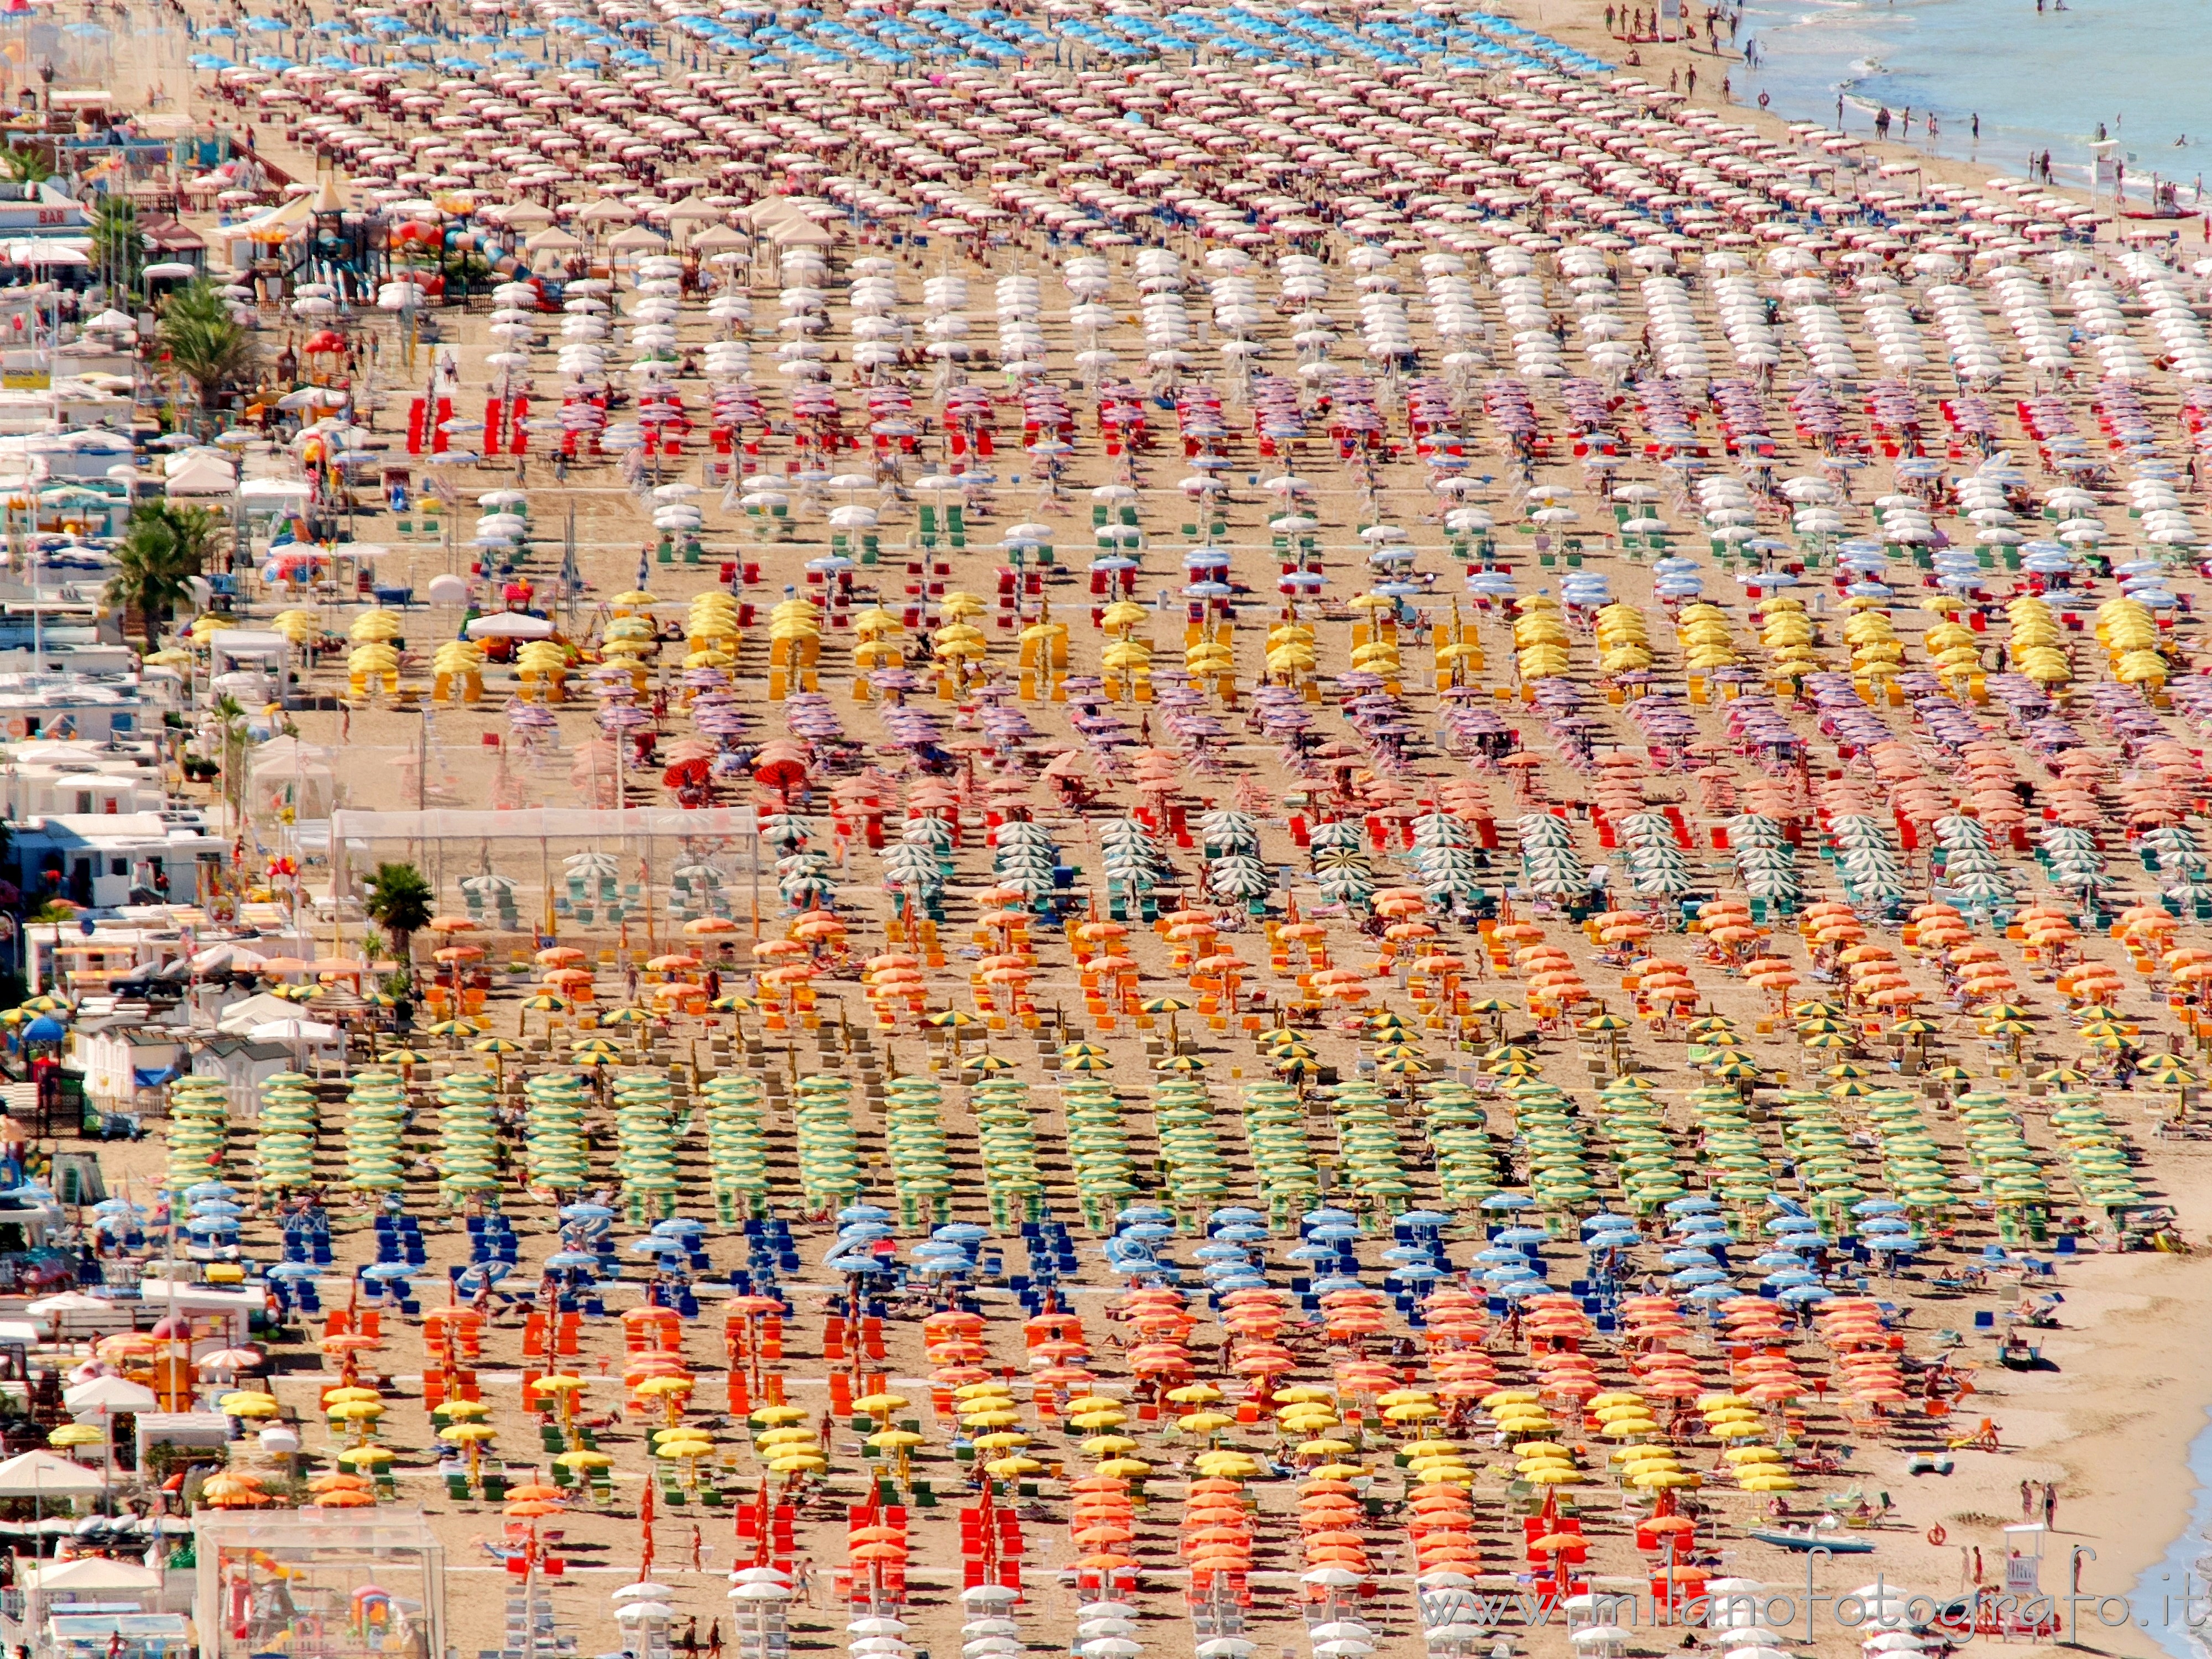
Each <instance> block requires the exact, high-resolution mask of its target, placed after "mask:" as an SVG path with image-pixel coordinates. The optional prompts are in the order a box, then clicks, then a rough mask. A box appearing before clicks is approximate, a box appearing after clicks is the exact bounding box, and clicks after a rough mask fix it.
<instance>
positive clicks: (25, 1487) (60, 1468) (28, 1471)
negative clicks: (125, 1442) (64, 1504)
mask: <svg viewBox="0 0 2212 1659" xmlns="http://www.w3.org/2000/svg"><path fill="white" fill-rule="evenodd" d="M106 1484H107V1483H106V1481H104V1480H101V1479H100V1471H99V1470H98V1469H88V1468H85V1466H84V1465H83V1464H82V1463H73V1462H70V1460H69V1459H68V1458H66V1457H58V1456H57V1455H54V1454H53V1453H52V1452H50V1451H37V1450H33V1451H27V1452H24V1453H22V1454H21V1455H19V1456H15V1457H11V1458H9V1460H8V1461H7V1462H4V1463H0V1498H82V1497H90V1496H91V1495H92V1494H93V1493H94V1492H100V1491H101V1490H103V1489H104V1488H105V1487H106Z"/></svg>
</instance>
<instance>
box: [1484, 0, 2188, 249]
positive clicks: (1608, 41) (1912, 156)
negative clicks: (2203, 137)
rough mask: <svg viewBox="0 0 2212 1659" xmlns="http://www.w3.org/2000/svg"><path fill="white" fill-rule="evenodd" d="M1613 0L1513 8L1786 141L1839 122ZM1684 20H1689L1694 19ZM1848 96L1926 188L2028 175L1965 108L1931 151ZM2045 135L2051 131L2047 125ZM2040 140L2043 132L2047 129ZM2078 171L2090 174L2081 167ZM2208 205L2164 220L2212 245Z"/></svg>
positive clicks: (2062, 169) (1858, 131)
mask: <svg viewBox="0 0 2212 1659" xmlns="http://www.w3.org/2000/svg"><path fill="white" fill-rule="evenodd" d="M1628 9H1635V8H1634V7H1633V6H1632V7H1630V8H1628ZM1604 10H1605V7H1604V0H1571V3H1568V4H1565V5H1562V4H1561V3H1559V0H1542V3H1538V4H1534V5H1530V6H1528V7H1526V8H1525V9H1509V13H1510V15H1517V16H1518V17H1519V18H1520V20H1521V21H1526V22H1528V23H1529V24H1531V26H1533V27H1539V28H1541V29H1542V30H1543V31H1544V32H1545V33H1548V34H1550V35H1552V36H1553V38H1554V39H1556V40H1561V41H1563V42H1565V44H1567V45H1569V46H1574V47H1577V49H1579V50H1581V51H1583V52H1588V53H1589V54H1590V55H1591V56H1593V57H1596V58H1603V59H1605V60H1606V61H1607V63H1609V64H1613V66H1614V69H1615V70H1616V72H1618V73H1619V74H1621V75H1632V76H1638V77H1640V78H1642V79H1643V80H1645V81H1647V82H1650V83H1651V84H1653V85H1655V86H1665V85H1667V84H1668V76H1669V75H1670V74H1674V75H1680V74H1681V73H1684V72H1686V71H1688V70H1695V71H1696V72H1697V76H1698V91H1697V95H1696V96H1695V97H1694V98H1692V100H1690V101H1691V104H1692V106H1695V107H1699V108H1711V109H1715V110H1719V111H1724V112H1726V113H1727V114H1728V115H1729V118H1731V119H1735V120H1741V121H1743V122H1746V123H1747V124H1749V125H1753V126H1755V127H1757V128H1758V129H1759V130H1760V131H1763V132H1765V133H1767V134H1769V135H1771V137H1774V138H1775V139H1776V140H1777V142H1779V143H1795V142H1796V140H1795V138H1794V137H1793V136H1792V135H1791V134H1790V126H1791V125H1792V124H1793V123H1796V124H1799V125H1802V124H1803V123H1805V122H1808V121H1814V122H1819V123H1820V124H1821V125H1826V126H1829V127H1833V126H1834V125H1835V109H1834V106H1833V104H1832V101H1823V102H1821V103H1820V104H1819V105H1818V106H1811V105H1808V106H1806V107H1804V108H1802V109H1791V110H1787V111H1785V110H1784V108H1783V107H1782V100H1780V99H1777V100H1775V101H1774V103H1773V105H1772V106H1771V107H1769V108H1767V109H1764V110H1762V109H1760V108H1759V106H1758V104H1757V102H1756V99H1757V97H1758V93H1759V88H1758V85H1757V84H1756V82H1755V81H1754V80H1753V78H1752V77H1753V74H1754V71H1752V70H1747V68H1746V67H1745V64H1744V60H1743V54H1742V52H1741V50H1740V49H1738V48H1737V47H1730V46H1726V45H1723V46H1722V48H1721V49H1720V50H1719V51H1717V52H1714V51H1708V50H1707V49H1706V48H1705V46H1704V44H1703V35H1702V33H1700V34H1699V36H1698V38H1697V39H1696V40H1694V41H1693V40H1692V39H1691V38H1689V37H1688V36H1687V35H1685V36H1684V38H1682V39H1681V40H1672V41H1665V42H1661V41H1654V40H1637V41H1633V42H1632V41H1630V40H1626V39H1624V38H1622V37H1621V36H1620V35H1616V34H1613V33H1610V32H1608V31H1607V28H1606V27H1605V23H1604ZM1686 10H1689V11H1696V6H1695V0H1692V6H1691V7H1690V8H1687V9H1686ZM1697 15H1702V13H1701V12H1698V14H1697ZM1684 27H1687V25H1686V22H1685V25H1684ZM1747 33H1755V34H1759V36H1760V38H1761V40H1762V41H1763V40H1764V39H1765V26H1761V27H1753V25H1752V23H1751V21H1750V20H1749V19H1748V18H1747V20H1746V24H1745V27H1744V28H1743V29H1742V30H1741V31H1739V33H1738V35H1737V40H1738V41H1739V43H1740V42H1741V40H1742V39H1743V37H1744V35H1745V34H1747ZM1631 50H1633V51H1634V52H1636V53H1637V55H1638V58H1640V59H1641V60H1642V61H1641V62H1640V63H1639V64H1637V65H1635V66H1630V65H1629V64H1627V63H1626V58H1627V55H1628V53H1629V52H1630V51H1631ZM1763 61H1771V60H1763ZM1723 77H1726V78H1727V79H1728V80H1729V82H1730V83H1731V93H1730V95H1729V98H1728V99H1727V100H1726V101H1725V102H1723V100H1721V99H1720V98H1719V97H1718V96H1717V94H1718V93H1719V91H1720V87H1721V82H1722V80H1723ZM1831 97H1832V94H1831ZM1844 98H1845V100H1846V101H1847V102H1850V104H1851V106H1852V107H1853V108H1854V109H1855V110H1858V111H1861V112H1864V113H1865V115H1866V116H1867V118H1866V119H1864V120H1862V121H1859V122H1857V123H1852V122H1849V121H1847V122H1846V123H1845V125H1844V130H1845V131H1847V132H1848V133H1849V135H1850V137H1853V138H1856V139H1857V140H1858V141H1859V142H1860V143H1861V144H1862V145H1863V147H1864V154H1865V155H1867V156H1869V157H1870V158H1874V159H1877V160H1879V161H1881V162H1884V163H1888V164H1903V165H1909V166H1911V167H1916V168H1917V169H1918V171H1919V173H1920V175H1921V179H1922V182H1923V188H1924V187H1925V186H1927V185H1937V184H1944V185H1964V186H1967V187H1970V188H1972V189H1973V190H1975V191H1983V190H1984V189H1985V188H1986V187H1987V185H1988V183H1989V180H1990V179H1992V178H1996V177H2012V178H2017V177H2020V176H2021V167H2020V165H2019V164H2020V162H2021V160H2022V159H2024V158H2023V156H2022V155H2011V156H2010V157H2009V159H2001V152H2000V149H1999V146H1998V144H1997V143H1996V139H1995V137H1993V136H1990V135H1989V134H1986V133H1985V136H1984V141H1983V142H1982V143H1980V144H1975V145H1972V146H1971V147H1970V148H1966V149H1965V152H1964V153H1954V150H1953V149H1952V146H1953V145H1954V143H1955V142H1956V141H1958V140H1964V139H1965V138H1966V133H1967V127H1966V117H1964V116H1958V117H1956V118H1955V119H1956V121H1957V125H1956V127H1955V128H1954V127H1953V126H1950V125H1946V126H1945V127H1944V128H1943V129H1942V133H1941V135H1940V136H1941V139H1942V146H1943V147H1942V149H1938V150H1933V151H1931V150H1930V149H1928V148H1926V147H1925V145H1924V144H1921V143H1905V142H1901V141H1899V140H1894V139H1891V140H1882V139H1877V138H1876V137H1875V136H1874V132H1873V122H1872V119H1871V114H1872V112H1873V110H1874V109H1875V106H1876V101H1875V100H1864V101H1863V102H1862V101H1860V100H1857V99H1856V98H1855V97H1854V95H1853V94H1850V92H1848V91H1847V92H1846V93H1845V94H1844ZM1944 119H1945V121H1946V122H1947V123H1948V122H1950V121H1952V120H1953V119H1954V117H1953V116H1952V115H1950V114H1948V113H1945V114H1944ZM2207 131H2208V135H2212V127H2208V129H2207ZM2046 137H2049V136H2048V135H2046ZM2040 142H2042V139H2041V138H2040V137H2039V143H2040ZM2207 144H2208V148H2212V136H2208V140H2207ZM2016 148H2017V146H2015V149H2016ZM2180 153H2182V154H2187V155H2191V159H2192V171H2193V168H2194V158H2195V157H2196V156H2197V155H2201V154H2203V153H2204V152H2203V151H2198V150H2195V149H2192V150H2191V151H2187V152H2180ZM2051 165H2052V170H2053V174H2054V177H2053V179H2052V182H2051V184H2050V185H2042V186H2039V188H2042V189H2045V190H2048V191H2051V192H2053V193H2056V194H2061V195H2065V196H2069V197H2075V198H2077V199H2079V200H2081V201H2082V202H2083V203H2084V204H2090V203H2092V201H2093V203H2094V204H2095V205H2096V206H2097V207H2098V209H2099V210H2100V213H2102V214H2103V215H2104V216H2106V220H2107V221H2108V222H2109V221H2110V219H2111V214H2112V192H2111V191H2110V190H2109V189H2107V190H2106V191H2103V192H2102V193H2101V194H2100V195H2097V196H2095V197H2092V195H2091V192H2090V191H2089V188H2088V184H2087V177H2086V169H2085V168H2084V167H2083V166H2082V165H2081V163H2080V162H2078V161H2069V160H2067V159H2066V158H2065V157H2063V155H2059V154H2057V152H2056V151H2055V150H2054V153H2053V156H2052V163H2051ZM2069 169H2070V172H2069ZM2156 172H2157V169H2154V168H2152V167H2148V166H2147V165H2146V166H2144V167H2142V172H2141V173H2140V174H2138V172H2137V164H2136V163H2135V162H2132V161H2131V162H2130V165H2129V168H2128V178H2127V185H2128V195H2129V197H2130V199H2131V200H2133V199H2136V197H2137V196H2138V191H2139V189H2144V190H2147V188H2148V181H2149V178H2150V176H2151V174H2152V173H2156ZM2076 174H2079V175H2082V176H2080V177H2076V176H2074V175H2076ZM2158 176H2159V177H2160V179H2162V180H2164V181H2165V182H2168V183H2173V182H2177V181H2176V180H2174V179H2172V178H2171V177H2169V176H2168V175H2166V174H2165V173H2158ZM2183 194H2184V197H2185V199H2189V192H2188V190H2187V187H2186V186H2185V187H2184V191H2183ZM2207 212H2212V196H2208V197H2206V198H2205V202H2204V204H2203V208H2202V210H2197V207H2196V204H2194V203H2193V202H2192V211H2191V214H2190V215H2188V216H2185V217H2182V218H2179V219H2174V220H2171V221H2166V222H2165V223H2169V224H2170V225H2171V226H2172V228H2174V229H2176V230H2178V231H2179V232H2180V233H2181V236H2182V240H2183V241H2184V242H2186V243H2204V244H2205V245H2206V246H2212V240H2208V239H2207V233H2206V228H2205V220H2204V214H2205V213H2207Z"/></svg>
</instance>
